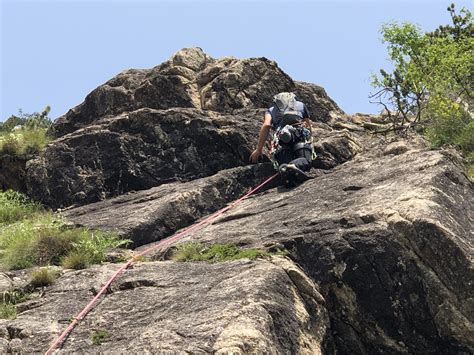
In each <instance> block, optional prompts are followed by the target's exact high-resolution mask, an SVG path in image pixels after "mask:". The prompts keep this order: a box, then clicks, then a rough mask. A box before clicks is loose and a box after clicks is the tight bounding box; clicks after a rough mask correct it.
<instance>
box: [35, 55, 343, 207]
mask: <svg viewBox="0 0 474 355" xmlns="http://www.w3.org/2000/svg"><path fill="white" fill-rule="evenodd" d="M281 91H294V92H295V93H297V94H298V95H299V97H301V98H302V99H304V100H305V103H306V104H307V106H308V109H309V110H310V112H311V113H312V118H313V119H314V120H319V121H327V120H329V119H330V118H331V116H332V115H334V114H340V113H341V110H340V109H339V108H338V107H337V105H336V103H335V102H334V101H332V100H331V99H330V98H329V97H328V96H327V94H326V93H325V91H324V89H323V88H321V87H319V86H316V85H314V84H308V83H301V82H295V81H293V80H292V79H291V78H290V77H289V76H288V75H286V74H285V73H284V72H283V71H282V70H281V69H280V68H278V66H277V64H276V63H275V62H273V61H270V60H268V59H266V58H251V59H243V60H239V59H236V58H230V57H226V58H222V59H219V60H216V59H213V58H211V57H209V56H208V55H206V54H205V53H204V52H202V50H201V49H199V48H187V49H183V50H181V51H179V52H178V53H176V54H175V55H174V56H173V57H172V58H171V59H169V60H168V61H166V62H164V63H162V64H161V65H159V66H157V67H155V68H152V69H149V70H127V71H124V72H122V73H120V74H119V75H117V76H116V77H114V78H113V79H111V80H109V81H108V82H107V83H105V84H104V85H101V86H99V87H98V88H97V89H95V90H94V91H92V92H91V93H90V94H89V95H88V96H87V97H86V99H85V101H84V102H83V103H82V104H80V105H79V106H77V107H75V108H73V109H72V110H70V111H69V112H68V113H67V114H66V115H64V116H62V117H59V118H58V119H57V120H56V121H55V123H54V125H53V126H52V128H51V131H50V133H51V134H53V135H55V136H56V137H58V138H60V139H58V140H57V141H56V144H54V145H51V146H49V147H48V148H47V149H46V150H45V151H44V152H43V153H42V155H41V156H40V157H39V158H38V159H36V160H34V161H31V162H29V164H28V176H27V185H28V191H29V194H30V195H31V196H33V197H34V198H35V199H37V200H40V201H42V202H43V203H46V204H48V205H50V206H52V207H65V206H69V205H72V204H86V203H90V202H95V201H98V200H102V199H104V198H108V197H111V196H117V195H120V194H122V193H125V192H128V191H132V190H143V189H148V188H150V187H153V186H157V185H160V184H163V183H166V182H170V181H175V180H189V179H195V178H200V177H203V176H209V175H212V174H215V173H216V172H217V171H219V170H223V169H227V168H231V167H236V166H241V165H246V164H247V163H248V157H249V155H250V153H251V152H252V150H253V149H254V147H255V144H256V139H257V134H256V132H258V127H259V124H260V122H261V120H262V116H263V113H264V110H265V108H267V107H268V106H269V105H270V104H271V101H272V97H273V95H275V93H278V92H281Z"/></svg>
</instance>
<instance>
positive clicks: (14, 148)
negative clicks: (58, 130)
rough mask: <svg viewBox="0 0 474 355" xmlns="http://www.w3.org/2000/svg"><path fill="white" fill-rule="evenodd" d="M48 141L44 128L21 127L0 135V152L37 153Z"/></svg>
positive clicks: (14, 153) (15, 153)
mask: <svg viewBox="0 0 474 355" xmlns="http://www.w3.org/2000/svg"><path fill="white" fill-rule="evenodd" d="M50 141H51V138H50V137H49V136H48V135H47V129H46V128H22V129H20V130H18V131H14V132H12V133H7V134H3V135H2V136H1V137H0V154H10V155H19V154H34V153H38V152H39V151H40V150H42V149H43V148H44V147H45V146H46V145H47V144H48V143H49V142H50Z"/></svg>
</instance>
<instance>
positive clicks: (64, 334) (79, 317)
mask: <svg viewBox="0 0 474 355" xmlns="http://www.w3.org/2000/svg"><path fill="white" fill-rule="evenodd" d="M277 176H278V173H277V174H274V175H272V176H270V177H269V178H267V179H266V180H264V181H263V182H262V183H261V184H259V185H257V186H256V187H254V188H252V189H250V190H249V191H248V192H247V193H246V194H244V195H243V196H242V197H240V198H239V199H237V200H235V201H234V202H232V203H231V204H230V205H228V206H226V207H224V208H221V209H220V210H218V211H216V212H214V213H213V214H211V215H210V216H208V217H207V218H205V219H204V220H202V221H200V222H197V223H195V224H193V225H191V226H190V227H188V228H186V229H184V230H183V231H181V232H179V233H176V234H175V235H173V236H171V237H168V238H165V239H162V240H161V241H160V242H159V243H158V244H156V245H154V246H152V247H150V248H148V249H145V250H144V251H142V252H141V253H139V254H137V255H135V256H134V257H133V258H131V259H130V260H129V261H127V262H126V263H125V264H124V265H122V266H121V267H120V268H119V269H118V270H117V271H116V272H115V273H114V274H113V275H112V276H111V277H110V279H109V280H108V281H107V282H106V283H105V284H104V286H102V288H101V289H100V290H99V292H98V293H97V294H96V295H95V297H94V298H93V299H92V300H91V301H90V302H89V303H88V304H87V305H86V306H85V307H84V309H83V310H82V311H81V312H80V313H79V314H78V315H77V316H76V317H74V318H73V320H72V322H71V323H70V324H69V326H68V327H67V328H66V329H65V330H64V331H63V332H62V334H61V335H60V336H59V337H58V338H56V340H55V341H54V342H53V344H52V345H51V346H50V347H49V349H48V350H47V351H46V352H45V355H50V354H51V353H52V352H53V351H54V349H56V348H57V347H58V346H61V344H62V343H63V342H64V340H65V339H66V337H67V336H68V335H69V334H70V333H71V332H72V331H73V329H74V327H75V326H76V324H77V323H78V322H79V321H81V320H82V319H84V317H85V316H86V315H87V313H89V312H90V310H91V309H92V308H93V307H94V305H95V303H96V302H97V301H98V299H99V298H100V296H102V295H103V294H104V293H105V292H106V291H107V289H108V288H109V286H110V285H111V284H112V282H113V281H114V280H115V279H116V278H117V277H118V276H119V275H120V274H121V273H123V272H124V271H125V270H126V269H128V268H129V267H130V266H131V265H132V264H133V263H134V262H135V261H137V260H138V259H139V258H140V257H142V256H143V255H145V254H148V253H150V252H151V251H153V250H156V249H159V248H162V247H164V246H169V245H170V244H172V243H173V242H175V241H177V240H179V239H181V238H183V237H184V236H186V235H188V234H189V233H190V232H192V231H193V230H195V229H197V228H198V227H201V226H203V225H206V224H209V223H211V222H212V221H214V220H215V219H216V218H218V217H220V216H221V215H222V214H224V213H225V212H227V211H228V210H230V209H231V208H233V207H234V206H236V205H237V204H239V203H240V202H242V201H244V200H245V199H247V198H248V197H249V196H250V195H252V194H253V193H254V192H256V191H257V190H259V189H261V188H262V187H263V186H265V185H266V184H268V183H269V182H270V181H272V180H273V179H274V178H275V177H277Z"/></svg>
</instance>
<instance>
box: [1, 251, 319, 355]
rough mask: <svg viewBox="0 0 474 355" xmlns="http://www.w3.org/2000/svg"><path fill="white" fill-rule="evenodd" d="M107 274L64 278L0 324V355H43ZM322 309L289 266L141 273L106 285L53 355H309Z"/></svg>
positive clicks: (163, 266) (145, 269)
mask: <svg viewBox="0 0 474 355" xmlns="http://www.w3.org/2000/svg"><path fill="white" fill-rule="evenodd" d="M116 269H117V266H116V265H108V266H103V267H96V268H92V269H89V270H84V271H79V272H68V273H66V274H64V275H63V277H61V279H60V281H59V282H57V284H56V285H54V286H53V287H52V288H51V289H50V292H48V293H47V295H46V296H45V297H43V298H41V300H40V301H39V302H38V301H36V302H35V303H31V304H30V307H31V308H30V309H28V305H25V307H24V308H25V310H24V311H23V312H22V314H21V315H20V316H18V318H17V319H16V320H15V321H4V320H0V331H1V332H2V334H3V335H6V339H5V344H4V348H3V349H2V350H4V352H7V351H11V347H12V345H14V346H16V347H17V349H18V350H20V351H22V352H24V353H31V352H39V351H46V349H47V347H48V346H47V345H48V343H49V342H50V341H51V333H55V332H57V331H58V330H59V329H62V328H63V327H64V326H65V324H67V322H68V319H69V318H70V317H71V314H75V313H77V312H78V311H79V307H81V306H82V305H83V304H84V303H86V302H88V300H89V299H90V298H91V296H93V293H94V291H95V290H97V289H99V288H100V286H101V284H102V283H103V282H104V281H105V280H106V277H108V276H111V274H112V273H113V272H114V271H115V270H116ZM322 304H323V300H322V297H321V295H320V294H319V292H318V291H317V288H316V286H315V285H314V284H313V283H312V282H311V280H309V279H308V278H307V277H305V276H304V274H303V273H302V271H301V270H300V269H298V268H297V267H296V266H295V265H294V264H293V263H292V262H290V261H288V260H278V259H277V260H274V261H273V262H271V261H255V262H250V261H245V260H243V261H235V262H226V263H222V264H214V265H210V264H206V263H173V262H164V263H163V262H152V263H143V264H138V265H137V266H135V267H134V268H133V269H131V270H128V271H127V275H125V276H124V277H123V278H121V279H120V281H119V282H117V283H116V284H114V285H113V287H112V288H111V289H110V291H109V293H108V296H107V298H106V299H104V301H103V302H101V307H100V310H99V309H97V310H96V311H93V312H92V313H90V314H89V315H88V317H87V320H86V321H85V322H84V323H83V324H81V325H80V326H79V327H78V328H77V329H76V330H75V331H74V333H72V334H71V335H70V337H69V338H68V340H67V342H66V343H65V344H64V346H63V348H62V352H64V353H70V352H81V353H96V352H106V353H117V352H121V353H123V352H126V353H143V352H148V353H149V352H152V353H153V352H176V351H177V350H178V349H179V351H180V352H181V351H182V352H190V353H217V354H229V353H232V352H242V351H251V352H254V353H291V354H295V353H301V354H308V355H309V354H318V353H321V351H322V347H323V344H322V343H323V338H324V334H325V332H326V327H327V325H328V317H327V313H326V311H325V309H324V307H323V305H322ZM118 309H120V310H121V311H120V312H117V310H118ZM45 323H47V325H45ZM98 331H103V332H106V334H107V335H108V336H107V337H106V338H105V339H104V340H103V343H102V344H100V345H97V344H94V343H93V341H92V340H93V337H94V334H95V333H96V332H98ZM12 343H13V344H12ZM45 345H46V347H45ZM0 346H1V345H0ZM0 349H1V347H0Z"/></svg>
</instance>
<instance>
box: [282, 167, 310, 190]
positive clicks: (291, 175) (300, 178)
mask: <svg viewBox="0 0 474 355" xmlns="http://www.w3.org/2000/svg"><path fill="white" fill-rule="evenodd" d="M278 170H279V171H280V174H281V176H282V178H283V181H284V183H285V186H286V187H295V186H296V185H298V184H301V183H303V182H305V181H306V180H309V179H311V177H310V176H309V175H307V174H306V173H305V172H304V171H303V170H301V169H298V168H297V167H296V165H295V164H281V165H280V167H279V168H278Z"/></svg>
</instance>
